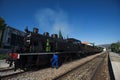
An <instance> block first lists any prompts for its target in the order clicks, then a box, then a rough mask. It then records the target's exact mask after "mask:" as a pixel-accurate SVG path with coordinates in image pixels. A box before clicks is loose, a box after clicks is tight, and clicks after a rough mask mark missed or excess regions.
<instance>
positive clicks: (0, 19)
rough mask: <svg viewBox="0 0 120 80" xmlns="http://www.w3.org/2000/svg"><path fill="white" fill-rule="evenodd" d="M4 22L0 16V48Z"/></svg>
mask: <svg viewBox="0 0 120 80" xmlns="http://www.w3.org/2000/svg"><path fill="white" fill-rule="evenodd" d="M5 27H6V23H5V21H4V19H3V18H2V17H0V48H1V46H2V38H3V32H4V30H5Z"/></svg>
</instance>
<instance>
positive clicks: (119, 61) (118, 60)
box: [110, 52, 120, 80]
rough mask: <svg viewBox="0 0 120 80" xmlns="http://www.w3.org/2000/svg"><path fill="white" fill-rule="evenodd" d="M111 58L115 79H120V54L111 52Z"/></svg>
mask: <svg viewBox="0 0 120 80" xmlns="http://www.w3.org/2000/svg"><path fill="white" fill-rule="evenodd" d="M110 59H111V63H112V68H113V73H114V76H115V80H120V55H118V54H116V53H113V52H110Z"/></svg>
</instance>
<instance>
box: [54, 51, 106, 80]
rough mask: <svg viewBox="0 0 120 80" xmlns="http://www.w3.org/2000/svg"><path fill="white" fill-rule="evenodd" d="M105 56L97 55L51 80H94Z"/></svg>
mask: <svg viewBox="0 0 120 80" xmlns="http://www.w3.org/2000/svg"><path fill="white" fill-rule="evenodd" d="M106 57H107V54H106V53H104V54H102V55H99V56H97V57H95V58H93V59H92V60H90V61H88V62H85V63H83V64H81V65H79V66H77V67H75V68H74V69H72V70H70V71H68V72H66V73H64V74H62V75H59V76H57V77H55V78H54V79H53V80H96V73H97V72H98V71H99V70H100V69H99V68H100V66H101V65H102V63H103V62H104V60H105V58H106Z"/></svg>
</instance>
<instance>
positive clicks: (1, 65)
mask: <svg viewBox="0 0 120 80" xmlns="http://www.w3.org/2000/svg"><path fill="white" fill-rule="evenodd" d="M4 67H9V64H7V63H5V59H3V60H0V68H4Z"/></svg>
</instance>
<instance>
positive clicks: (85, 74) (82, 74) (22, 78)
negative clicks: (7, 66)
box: [1, 53, 107, 80]
mask: <svg viewBox="0 0 120 80" xmlns="http://www.w3.org/2000/svg"><path fill="white" fill-rule="evenodd" d="M106 55H107V54H106V53H100V54H96V55H92V56H89V57H87V58H84V59H80V60H77V61H74V62H71V63H68V64H64V65H62V66H61V67H60V68H59V69H52V68H44V69H40V70H37V71H27V72H24V71H23V72H22V71H21V72H20V71H19V70H18V72H16V73H14V72H12V71H14V70H10V74H6V73H5V72H4V74H5V75H2V76H1V80H90V79H92V76H94V74H93V72H95V71H96V70H97V67H98V66H99V65H100V63H102V62H101V61H102V60H103V59H104V58H105V57H106ZM78 64H79V65H78ZM76 65H77V67H76ZM93 66H94V67H93ZM98 71H99V70H98ZM96 73H97V72H96ZM66 75H67V76H66Z"/></svg>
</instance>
